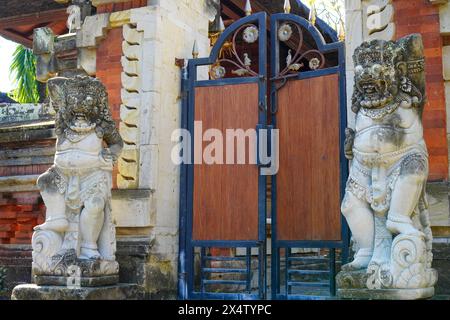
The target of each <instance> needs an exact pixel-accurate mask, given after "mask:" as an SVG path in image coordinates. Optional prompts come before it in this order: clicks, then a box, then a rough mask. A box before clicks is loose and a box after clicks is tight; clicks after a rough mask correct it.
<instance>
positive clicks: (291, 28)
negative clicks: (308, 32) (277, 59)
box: [275, 22, 325, 79]
mask: <svg viewBox="0 0 450 320" xmlns="http://www.w3.org/2000/svg"><path fill="white" fill-rule="evenodd" d="M295 33H297V34H298V44H297V48H296V51H295V53H294V54H292V49H289V50H288V54H287V57H286V67H285V68H284V69H283V70H282V71H281V72H280V73H279V74H278V75H277V76H276V77H275V79H282V78H285V77H286V76H288V75H289V74H290V73H294V72H298V71H299V70H300V69H301V68H303V67H304V66H305V65H304V63H303V62H302V61H303V60H304V59H307V60H308V61H309V62H308V67H309V68H310V69H311V70H318V69H322V68H323V67H324V66H325V56H324V55H323V54H322V52H320V51H319V50H317V49H310V50H307V51H305V52H303V53H302V47H303V43H304V36H303V31H302V28H301V26H299V25H298V24H296V23H293V22H285V23H283V24H282V25H281V26H280V27H279V28H278V39H279V40H280V41H282V42H288V41H293V40H294V37H293V36H294V34H295Z"/></svg>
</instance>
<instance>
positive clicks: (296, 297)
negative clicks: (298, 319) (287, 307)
mask: <svg viewBox="0 0 450 320" xmlns="http://www.w3.org/2000/svg"><path fill="white" fill-rule="evenodd" d="M287 299H288V300H330V297H329V296H314V295H307V294H306V295H290V296H289V297H287Z"/></svg>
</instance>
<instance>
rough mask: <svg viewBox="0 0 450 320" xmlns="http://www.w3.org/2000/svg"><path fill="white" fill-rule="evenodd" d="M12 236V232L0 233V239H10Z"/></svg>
mask: <svg viewBox="0 0 450 320" xmlns="http://www.w3.org/2000/svg"><path fill="white" fill-rule="evenodd" d="M13 236H14V232H8V231H0V238H2V239H5V238H11V237H13Z"/></svg>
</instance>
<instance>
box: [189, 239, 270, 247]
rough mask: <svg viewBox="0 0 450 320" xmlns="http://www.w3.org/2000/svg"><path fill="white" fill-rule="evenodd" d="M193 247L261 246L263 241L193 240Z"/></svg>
mask: <svg viewBox="0 0 450 320" xmlns="http://www.w3.org/2000/svg"><path fill="white" fill-rule="evenodd" d="M191 244H192V246H193V247H210V248H230V249H234V248H248V247H250V248H259V247H261V246H262V245H263V243H261V241H257V240H255V241H247V240H242V241H221V240H192V242H191Z"/></svg>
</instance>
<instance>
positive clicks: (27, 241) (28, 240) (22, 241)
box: [9, 238, 31, 244]
mask: <svg viewBox="0 0 450 320" xmlns="http://www.w3.org/2000/svg"><path fill="white" fill-rule="evenodd" d="M9 244H31V238H26V239H18V238H12V239H11V240H10V242H9Z"/></svg>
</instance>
